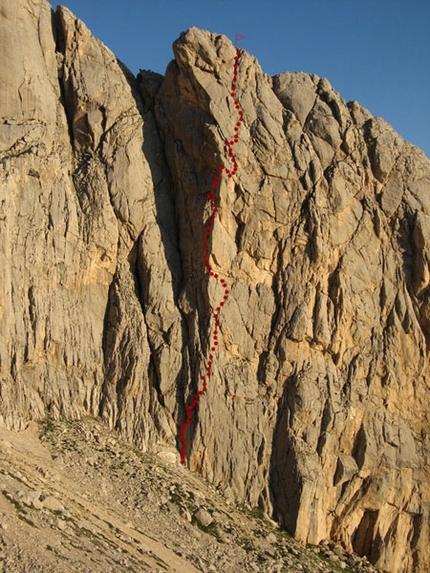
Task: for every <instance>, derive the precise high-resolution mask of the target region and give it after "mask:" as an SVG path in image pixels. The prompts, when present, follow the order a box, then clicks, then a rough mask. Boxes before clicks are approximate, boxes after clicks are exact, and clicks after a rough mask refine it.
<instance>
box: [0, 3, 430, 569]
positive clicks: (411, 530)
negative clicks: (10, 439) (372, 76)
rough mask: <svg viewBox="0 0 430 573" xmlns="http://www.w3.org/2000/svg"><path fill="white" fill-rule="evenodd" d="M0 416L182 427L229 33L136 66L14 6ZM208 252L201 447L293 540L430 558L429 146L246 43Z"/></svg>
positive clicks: (203, 463) (140, 428) (68, 17)
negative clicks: (160, 68)
mask: <svg viewBox="0 0 430 573" xmlns="http://www.w3.org/2000/svg"><path fill="white" fill-rule="evenodd" d="M0 43H1V50H2V52H1V53H2V59H3V61H8V66H7V67H2V71H1V76H2V77H1V82H0V90H1V92H0V110H1V116H2V118H1V124H0V160H1V169H0V233H1V237H2V241H1V245H0V268H1V269H2V275H3V276H2V281H1V282H0V368H1V372H0V374H1V381H0V383H1V385H0V392H1V403H0V421H1V424H2V425H3V426H5V427H8V428H11V429H22V428H24V427H25V425H26V423H27V421H28V420H30V419H33V420H40V419H43V418H44V417H45V414H46V412H47V411H48V412H50V414H51V415H52V416H54V417H56V418H58V417H66V418H80V417H82V416H83V415H88V414H90V415H92V416H96V417H97V416H98V417H100V418H101V419H103V420H105V421H106V422H107V423H108V424H109V426H110V427H116V428H118V429H119V430H120V432H121V433H122V435H123V436H124V437H126V438H127V439H128V440H130V441H133V442H134V443H135V444H136V445H137V446H139V447H140V448H141V449H142V450H143V451H156V450H157V448H158V447H159V446H161V445H167V446H170V447H172V446H176V447H178V431H179V427H180V425H181V424H182V422H183V420H184V417H185V407H186V405H187V404H188V403H189V400H191V399H192V396H193V395H194V393H195V391H196V390H197V384H198V382H199V374H200V373H201V371H202V370H204V366H205V360H206V358H207V355H208V351H209V333H208V324H209V319H210V316H211V314H212V312H213V308H212V307H211V304H212V302H213V301H216V300H217V299H218V296H217V293H216V292H215V290H216V287H214V286H213V284H212V282H211V281H208V277H207V275H206V274H205V272H204V267H203V264H202V260H201V244H202V240H203V234H204V224H205V221H206V219H207V217H208V214H209V211H208V209H207V206H206V194H207V192H208V190H209V187H210V185H211V182H212V181H213V178H214V174H215V173H216V170H217V169H218V167H219V165H220V164H221V163H223V162H226V161H227V155H226V149H225V146H224V141H225V140H226V139H228V138H231V137H232V136H233V134H234V132H233V131H232V129H233V126H234V121H232V114H233V110H232V109H231V107H232V106H231V98H229V97H228V93H229V86H230V82H231V73H232V67H233V58H234V55H235V50H234V48H233V46H232V45H231V43H230V42H229V41H228V40H227V38H225V37H224V36H221V35H216V34H209V33H208V32H203V31H201V30H197V29H195V28H192V29H190V30H189V31H188V32H187V33H185V34H182V35H181V36H180V38H179V39H178V40H177V41H176V42H175V43H174V46H173V48H174V54H175V60H174V61H172V62H171V64H170V65H169V66H168V68H167V70H166V74H165V77H164V78H162V77H160V76H158V75H157V74H152V73H150V72H143V73H141V74H140V75H139V77H138V78H137V79H135V78H134V77H133V76H132V74H131V73H130V72H129V71H128V70H127V69H126V68H125V67H124V66H123V65H122V64H121V63H120V62H118V61H117V59H116V58H115V56H114V55H113V54H112V53H111V52H110V51H109V50H108V49H107V48H105V47H104V46H103V45H102V44H101V43H100V42H99V41H98V40H96V39H95V38H93V37H92V35H91V34H90V32H89V31H88V29H87V28H86V27H85V25H84V24H83V23H82V22H80V21H79V20H76V19H75V18H74V17H73V15H72V14H71V13H70V12H69V11H68V10H67V9H66V8H63V7H59V8H58V9H57V11H56V13H55V14H54V13H52V11H51V9H50V7H49V5H48V4H47V3H46V2H45V1H44V0H14V1H12V0H6V2H3V3H2V7H1V8H0ZM237 77H238V80H237V84H236V85H237V91H236V94H237V97H238V99H239V101H240V103H241V108H242V110H243V112H244V122H243V125H242V126H241V128H240V132H239V135H240V138H239V143H238V144H237V145H236V146H235V152H236V153H235V154H236V159H237V163H238V166H239V169H238V172H237V174H236V175H235V177H234V178H231V179H225V180H222V182H221V185H220V188H219V190H218V191H217V195H218V196H219V198H218V202H219V210H218V217H217V218H216V220H215V223H214V228H213V235H212V244H211V245H210V264H211V266H212V267H213V268H214V269H215V270H216V271H217V272H218V273H219V274H220V276H222V277H224V278H225V279H226V280H227V281H228V284H229V286H230V296H229V300H228V302H227V304H226V305H225V307H224V308H223V312H222V313H221V314H220V320H219V322H220V326H219V332H220V334H219V340H220V344H219V350H218V352H217V356H216V360H215V363H214V368H213V371H214V374H215V376H214V377H213V379H212V381H211V384H210V385H209V386H208V392H207V394H205V395H204V397H202V399H201V402H200V404H199V409H198V413H197V416H196V417H194V419H193V424H192V425H190V426H189V428H188V430H187V444H188V452H187V453H188V462H189V467H190V468H191V469H192V470H195V471H198V472H199V473H201V474H202V475H203V476H204V477H205V478H206V479H208V480H209V481H210V482H212V483H214V484H215V485H217V486H219V487H220V488H224V489H225V491H226V494H227V495H229V496H234V497H235V498H236V499H237V500H245V501H247V502H249V503H250V504H252V505H257V504H258V505H260V507H261V508H263V509H264V510H265V511H267V512H268V513H269V514H271V515H273V517H274V518H275V519H277V520H278V521H279V522H280V523H281V524H283V525H284V526H285V527H286V528H287V529H288V530H290V531H291V532H292V533H294V535H295V536H296V538H297V539H299V540H301V541H303V542H309V543H314V544H317V543H319V542H320V541H321V540H323V539H331V540H334V541H336V542H339V543H341V544H342V545H343V546H344V547H345V548H346V550H348V551H351V552H352V551H355V552H357V553H358V554H361V555H366V556H367V557H368V558H369V559H370V560H371V561H372V562H373V563H375V564H376V565H377V566H378V567H381V568H384V569H386V570H388V571H392V572H399V571H400V572H410V571H416V572H425V571H428V570H429V568H430V552H429V547H428V538H429V535H430V471H429V468H430V407H429V405H428V396H429V390H430V375H429V373H428V344H429V341H430V294H429V293H430V288H429V281H430V273H429V261H430V199H429V190H430V162H429V160H428V159H427V158H426V157H425V156H424V154H423V153H422V152H421V151H420V150H418V149H417V148H416V147H414V146H412V145H411V144H409V143H407V142H405V141H403V140H402V139H401V138H400V137H399V136H398V135H397V134H396V133H395V132H394V131H393V129H392V128H391V127H390V126H389V125H388V124H386V123H385V122H384V121H383V120H382V119H380V118H375V117H372V116H371V115H370V113H369V112H368V111H367V110H365V109H364V108H362V107H361V106H360V105H359V104H358V103H356V102H349V103H348V104H346V103H345V102H344V101H343V100H342V99H341V97H340V96H339V95H338V94H337V93H336V92H335V91H334V90H333V88H332V87H331V85H330V84H329V82H328V81H327V80H325V79H320V78H318V77H316V76H315V75H308V74H302V73H285V74H281V75H279V76H275V77H273V78H272V77H270V76H267V75H265V74H264V73H263V72H262V70H261V69H260V66H259V65H258V62H257V61H256V60H255V58H253V57H252V56H250V55H249V54H247V53H246V52H244V53H243V54H242V55H241V58H240V63H239V70H238V76H237Z"/></svg>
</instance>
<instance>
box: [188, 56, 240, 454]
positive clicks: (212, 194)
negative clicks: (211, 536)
mask: <svg viewBox="0 0 430 573" xmlns="http://www.w3.org/2000/svg"><path fill="white" fill-rule="evenodd" d="M239 58H240V50H238V49H237V50H236V56H235V58H234V72H233V79H232V82H231V92H230V95H231V97H232V98H233V102H234V106H235V108H236V109H237V111H238V113H239V120H238V121H237V123H236V125H235V127H234V131H235V136H234V138H233V139H232V140H231V141H226V142H225V147H226V149H227V155H228V157H229V159H230V161H231V163H232V165H233V167H232V169H227V167H226V166H225V165H221V166H220V168H219V169H218V175H217V176H216V178H215V179H214V181H213V182H212V186H211V190H210V192H209V193H208V195H207V198H208V199H209V201H210V202H211V206H212V215H211V216H210V217H209V221H208V223H207V225H206V227H205V238H204V239H203V263H204V265H205V269H206V271H207V272H208V273H209V275H210V276H211V277H213V278H214V279H216V280H217V281H219V282H220V284H221V286H222V287H223V288H224V296H223V298H222V300H221V301H220V302H219V304H218V306H217V308H216V309H215V313H214V314H213V319H214V325H215V329H214V331H213V341H212V344H211V354H209V357H208V361H207V363H206V367H205V370H206V374H205V375H201V376H200V381H201V382H202V389H201V390H199V391H198V392H196V394H195V395H194V400H193V401H192V403H191V404H190V405H189V406H188V407H187V417H186V419H185V421H184V423H183V424H182V427H181V430H180V432H179V438H180V440H181V444H182V446H181V464H185V452H186V447H185V430H186V427H187V426H188V424H189V423H190V422H191V415H192V411H193V409H194V408H195V407H196V406H197V404H198V403H199V399H200V396H202V394H204V393H205V392H206V391H207V379H209V378H210V377H211V376H212V364H213V360H214V354H213V353H214V352H215V351H216V349H217V346H218V327H219V322H218V316H219V313H220V311H221V308H222V307H223V306H224V304H225V303H226V301H227V299H228V295H229V292H230V291H229V290H228V288H227V283H226V281H225V280H224V279H221V278H219V276H218V274H216V273H214V272H213V270H212V268H211V266H210V264H209V247H208V242H209V237H210V234H211V231H212V226H213V224H214V221H215V217H216V214H217V212H218V207H217V204H216V201H215V189H216V188H217V187H218V185H219V182H220V181H221V176H222V174H223V173H226V175H227V177H228V178H229V179H230V178H231V177H233V175H234V174H235V173H236V171H237V169H238V167H237V162H236V158H235V157H234V155H233V149H232V147H233V145H235V143H237V142H238V141H239V134H238V132H239V127H240V124H241V122H242V121H243V112H242V110H241V108H240V104H239V102H238V100H237V99H236V97H235V95H236V94H235V91H236V82H237V66H238V61H239Z"/></svg>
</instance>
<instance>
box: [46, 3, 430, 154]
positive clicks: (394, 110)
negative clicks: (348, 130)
mask: <svg viewBox="0 0 430 573" xmlns="http://www.w3.org/2000/svg"><path fill="white" fill-rule="evenodd" d="M63 3H64V5H66V6H67V7H68V8H69V9H70V10H71V11H72V12H73V13H74V14H75V15H76V16H78V17H79V18H80V19H81V20H83V21H84V22H85V24H86V25H87V26H88V27H89V28H90V30H91V31H92V33H93V34H94V35H95V36H97V37H98V38H99V39H100V40H102V41H103V42H104V43H105V44H106V45H107V46H108V47H109V48H110V49H111V50H112V51H113V52H114V53H115V54H116V56H117V57H118V58H119V59H120V60H121V61H122V62H123V63H124V64H126V66H127V67H128V68H130V69H131V71H132V72H134V73H137V72H138V71H139V68H141V69H150V70H153V71H155V72H159V73H161V74H163V73H164V71H165V68H166V66H167V64H168V62H169V61H170V60H171V59H172V57H173V53H172V48H171V46H172V42H173V41H174V40H175V39H176V38H177V37H178V36H179V34H180V32H182V31H185V30H186V29H187V28H189V27H191V26H197V27H199V28H203V29H205V30H209V31H211V32H217V33H221V34H225V35H226V36H228V37H229V38H230V39H231V40H233V41H234V36H235V33H236V32H237V33H240V34H242V35H244V36H245V39H244V40H242V41H241V43H240V47H242V48H244V49H245V50H247V51H248V52H250V53H251V54H253V55H254V56H255V57H256V58H257V60H258V61H259V62H260V65H261V66H262V68H263V71H264V72H266V73H268V74H271V75H274V74H277V73H280V72H285V71H290V72H293V71H304V72H311V73H315V74H317V75H318V76H320V77H326V78H328V80H329V81H330V82H331V84H332V85H333V87H334V89H335V90H336V91H338V92H339V93H340V95H341V96H342V97H343V98H344V99H345V100H347V101H348V100H351V99H354V100H358V101H359V102H360V103H361V104H362V105H364V106H365V107H366V108H367V109H369V111H370V112H371V113H372V114H373V115H379V116H382V117H383V118H384V119H385V120H386V121H388V123H390V124H391V125H392V126H393V127H394V129H396V131H398V132H399V133H400V135H402V137H404V138H405V139H407V140H408V141H411V142H412V143H414V144H415V145H418V146H419V147H421V149H422V150H423V151H424V152H425V153H426V155H427V157H429V158H430V0H236V1H234V0H64V2H63ZM51 4H52V5H53V6H54V7H55V5H56V2H55V1H54V0H52V1H51Z"/></svg>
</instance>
